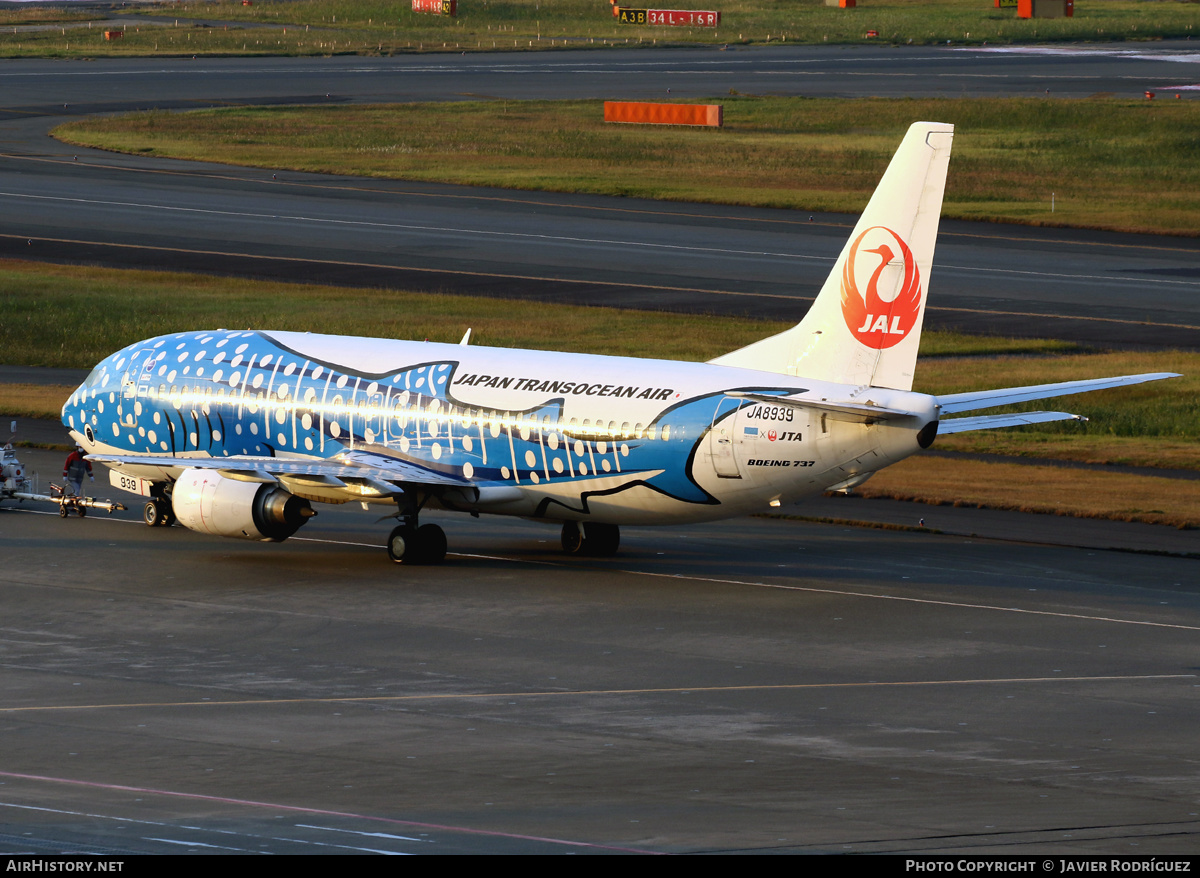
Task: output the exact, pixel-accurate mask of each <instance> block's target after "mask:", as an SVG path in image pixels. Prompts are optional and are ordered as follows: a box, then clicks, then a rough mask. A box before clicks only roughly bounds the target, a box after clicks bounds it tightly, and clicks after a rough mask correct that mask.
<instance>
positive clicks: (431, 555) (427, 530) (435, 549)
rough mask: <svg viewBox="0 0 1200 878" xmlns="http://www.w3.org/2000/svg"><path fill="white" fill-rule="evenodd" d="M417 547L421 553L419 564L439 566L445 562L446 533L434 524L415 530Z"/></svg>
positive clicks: (424, 525)
mask: <svg viewBox="0 0 1200 878" xmlns="http://www.w3.org/2000/svg"><path fill="white" fill-rule="evenodd" d="M417 545H418V546H420V553H421V560H420V561H419V562H418V563H419V564H441V563H442V562H443V561H445V560H446V532H445V531H444V530H442V529H441V528H440V527H438V526H437V525H436V524H423V525H421V526H420V527H419V528H417Z"/></svg>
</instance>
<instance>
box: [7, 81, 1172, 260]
mask: <svg viewBox="0 0 1200 878" xmlns="http://www.w3.org/2000/svg"><path fill="white" fill-rule="evenodd" d="M1186 87H1188V88H1190V87H1192V86H1186ZM233 106H243V105H242V104H233ZM68 145H70V144H68ZM82 148H83V149H91V148H92V147H82ZM132 157H133V158H137V157H136V156H132ZM0 158H4V159H9V160H12V161H26V162H41V163H45V164H61V165H72V166H74V167H84V168H97V169H100V170H106V171H124V172H128V173H131V174H155V175H161V176H168V177H185V178H197V179H210V180H225V181H228V182H233V183H247V182H260V183H263V184H268V183H269V184H270V185H272V186H281V187H288V188H293V189H313V190H316V191H319V192H365V193H369V194H371V195H393V196H404V197H409V198H426V199H433V200H439V199H440V200H446V201H454V200H460V201H491V202H496V203H499V204H524V205H529V206H532V207H551V208H564V209H570V210H575V211H580V212H585V211H586V212H594V213H614V214H630V215H633V216H666V217H682V218H687V219H718V220H729V221H736V222H746V223H762V224H766V225H781V226H809V227H816V228H832V229H852V228H853V227H854V224H853V223H852V222H833V221H830V220H822V221H820V222H813V221H808V220H803V219H786V218H773V217H751V216H737V215H734V214H730V213H719V212H718V213H696V212H689V211H683V210H667V209H665V208H664V209H658V210H652V209H649V208H637V207H607V206H604V205H599V204H572V203H564V202H561V201H550V200H538V199H536V198H530V197H524V198H521V197H516V196H504V195H483V194H480V193H465V194H461V195H460V194H456V193H452V192H415V191H397V192H389V191H388V190H386V189H381V188H379V187H378V186H376V187H371V186H367V185H350V184H349V183H343V184H330V183H326V182H323V181H312V180H303V181H301V180H279V179H276V178H275V177H273V178H272V179H271V180H267V179H266V178H265V177H263V178H261V179H259V180H255V179H248V178H247V177H246V176H237V175H234V174H218V173H215V172H212V171H192V170H176V169H172V168H139V167H131V166H128V165H117V164H108V163H105V162H97V161H85V162H79V161H76V160H75V159H74V158H72V159H71V160H68V159H66V158H60V157H57V156H32V155H18V154H15V153H3V152H0ZM171 160H172V161H189V162H196V163H198V164H213V163H214V162H211V161H207V162H199V161H198V160H195V159H185V158H181V159H171ZM218 164H219V163H218ZM246 170H248V171H255V170H260V171H263V172H264V173H266V172H277V170H278V169H273V168H269V167H261V168H260V167H257V166H251V167H247V168H246ZM283 170H284V172H285V173H287V171H286V169H283ZM291 173H296V174H300V173H304V172H302V171H293V172H291ZM386 182H393V183H410V184H414V185H422V184H426V183H432V185H437V186H458V185H460V184H457V183H439V182H437V181H425V180H408V179H405V178H396V179H393V180H388V181H386ZM568 194H570V193H568ZM793 209H794V210H797V211H798V212H800V213H805V212H806V211H805V210H804V209H803V208H793ZM807 212H808V213H809V214H810V215H811V214H815V213H817V212H818V211H807ZM950 238H966V239H972V240H981V241H1006V242H1010V243H1038V244H1067V245H1071V246H1077V247H1102V248H1104V249H1105V250H1111V249H1128V250H1145V251H1148V252H1161V253H1186V254H1189V255H1190V254H1193V253H1195V250H1194V249H1189V248H1186V247H1167V246H1164V245H1161V244H1159V245H1151V244H1123V243H1114V242H1109V241H1082V240H1071V239H1067V238H1032V237H1029V236H1021V235H1012V234H1010V235H986V234H979V233H977V232H963V231H959V232H951V231H943V232H941V233H940V238H939V239H940V240H948V239H950Z"/></svg>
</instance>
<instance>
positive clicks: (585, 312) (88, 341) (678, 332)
mask: <svg viewBox="0 0 1200 878" xmlns="http://www.w3.org/2000/svg"><path fill="white" fill-rule="evenodd" d="M283 302H286V307H283V306H282V304H281V303H283ZM0 313H3V314H4V315H5V320H4V321H2V322H0V362H4V363H7V364H12V365H32V366H60V367H73V368H83V369H86V368H90V367H91V366H92V365H94V364H95V363H96V362H98V361H99V360H101V359H102V358H104V357H105V356H107V355H108V354H110V353H112V352H113V351H116V350H119V349H120V348H122V347H124V346H125V345H127V344H130V343H132V342H134V341H138V340H139V339H143V338H148V337H151V336H154V335H159V334H163V333H168V332H179V331H184V330H189V329H202V328H217V327H230V328H241V327H253V328H263V329H267V328H270V329H290V330H296V331H312V330H318V331H320V332H328V333H335V334H345V335H367V336H380V337H385V338H401V339H422V338H428V339H430V340H433V341H446V342H454V341H458V340H459V338H461V337H462V334H463V332H464V331H465V330H466V328H467V327H472V328H473V330H474V332H473V335H472V342H473V343H475V344H481V345H492V346H497V347H517V348H536V349H542V350H567V351H579V352H584V353H597V354H614V355H621V356H633V357H658V358H664V359H681V360H690V361H702V360H708V359H711V358H712V357H715V356H717V355H719V354H722V353H725V352H727V351H730V350H733V349H735V348H738V347H741V346H743V345H746V344H749V343H750V342H752V341H756V340H757V339H759V338H763V337H765V336H768V335H771V334H773V333H775V332H778V331H779V330H781V329H783V328H784V327H785V325H786V324H783V323H779V322H773V321H761V320H745V319H735V318H728V317H710V316H703V315H677V314H660V313H652V312H638V311H618V310H612V309H606V308H586V307H576V306H568V305H547V304H545V303H540V302H523V301H507V300H498V299H486V298H472V297H466V296H439V295H429V294H414V293H405V292H402V291H397V290H362V289H344V288H340V287H321V286H307V285H300V284H280V283H266V282H261V281H242V280H231V279H226V278H213V277H209V276H206V275H188V274H171V273H167V272H146V271H121V270H115V269H101V268H77V267H70V266H56V265H41V264H37V263H27V262H17V261H0ZM797 316H799V315H797ZM921 349H922V355H923V359H922V360H921V361H920V362H919V363H918V366H917V376H916V377H917V381H916V387H915V389H916V390H918V391H922V392H927V393H949V392H955V391H960V390H971V389H979V388H983V387H998V386H1015V385H1020V384H1040V383H1043V382H1047V381H1065V380H1070V379H1073V378H1088V377H1092V378H1094V377H1100V376H1108V375H1125V374H1130V373H1134V372H1161V371H1179V372H1184V373H1185V375H1186V377H1185V378H1182V379H1173V380H1171V381H1161V382H1156V383H1153V384H1147V385H1142V386H1139V387H1130V388H1124V389H1120V390H1114V391H1106V392H1104V393H1099V394H1087V395H1084V396H1080V397H1076V398H1065V399H1063V400H1054V401H1053V402H1052V405H1053V407H1056V408H1057V407H1060V406H1061V407H1062V408H1063V409H1065V410H1066V411H1076V412H1080V413H1082V414H1085V415H1088V416H1089V417H1091V418H1092V421H1091V422H1090V423H1089V424H1086V425H1080V424H1075V423H1072V424H1068V425H1064V426H1058V425H1055V424H1045V425H1041V426H1039V427H1036V428H1025V429H1023V430H1020V431H1010V430H1005V431H994V432H989V433H979V434H965V435H962V436H950V437H943V438H942V439H939V440H938V443H937V446H936V447H937V448H940V449H952V450H953V449H958V450H973V451H991V452H998V453H1004V454H1025V455H1030V456H1039V457H1051V458H1060V459H1067V460H1088V461H1099V462H1124V463H1135V464H1138V465H1145V466H1166V467H1169V468H1185V469H1200V402H1198V401H1200V354H1196V353H1178V352H1162V353H1140V352H1131V353H1087V352H1080V351H1079V350H1078V349H1077V348H1072V346H1069V345H1066V344H1065V343H1062V342H1054V341H1045V340H1036V339H1032V340H1031V339H1003V338H982V337H972V336H962V335H957V334H952V333H937V332H926V333H924V334H923V336H922V339H921ZM23 399H24V398H23ZM2 400H3V397H2V396H0V401H2ZM13 404H14V405H16V404H17V402H16V401H14V402H13ZM20 404H21V405H22V406H25V407H24V408H22V409H21V410H22V411H29V409H28V405H29V403H28V400H27V399H24V401H22V402H21V403H20ZM60 404H61V399H53V400H50V401H49V402H48V403H47V405H48V408H47V409H46V411H47V412H53V411H55V410H57V408H58V406H59V405H60Z"/></svg>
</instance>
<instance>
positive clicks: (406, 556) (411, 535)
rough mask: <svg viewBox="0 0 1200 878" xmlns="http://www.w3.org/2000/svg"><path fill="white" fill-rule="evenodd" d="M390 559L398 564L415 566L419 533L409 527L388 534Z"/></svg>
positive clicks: (402, 526)
mask: <svg viewBox="0 0 1200 878" xmlns="http://www.w3.org/2000/svg"><path fill="white" fill-rule="evenodd" d="M387 552H388V557H389V558H391V559H392V560H393V561H395V562H396V563H397V564H414V563H419V562H418V561H417V532H416V530H415V529H413V528H411V527H408V526H407V525H403V524H402V525H400V526H399V527H396V528H393V529H392V532H391V533H390V534H388V540H387Z"/></svg>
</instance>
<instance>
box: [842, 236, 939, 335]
mask: <svg viewBox="0 0 1200 878" xmlns="http://www.w3.org/2000/svg"><path fill="white" fill-rule="evenodd" d="M864 277H866V278H867V281H866V288H865V289H863V287H861V286H860V285H859V284H860V281H861V279H862V278H864ZM885 296H890V298H885ZM920 311H921V274H920V272H919V271H918V270H917V262H916V260H915V259H914V258H913V254H912V251H911V250H910V249H908V245H907V244H905V243H904V241H903V240H902V239H901V238H900V236H899V235H897V234H896V233H895V232H893V231H892V230H891V229H889V228H885V227H884V226H871V228H869V229H867V230H866V231H864V232H863V233H862V234H861V235H859V236H858V237H857V238H855V239H854V243H853V244H852V245H850V255H849V258H847V259H846V265H845V268H843V269H842V315H843V316H844V317H845V318H846V327H847V328H848V329H849V330H850V332H851V334H852V335H853V336H854V337H855V338H856V339H858V340H859V341H860V342H862V343H863V344H864V345H866V346H867V347H869V348H875V349H876V350H882V349H883V348H890V347H892V346H893V345H896V344H899V343H900V342H901V341H903V340H904V338H905V337H906V336H907V335H908V333H909V332H910V331H911V330H912V328H913V327H914V326H915V325H916V323H917V316H918V314H920Z"/></svg>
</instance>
